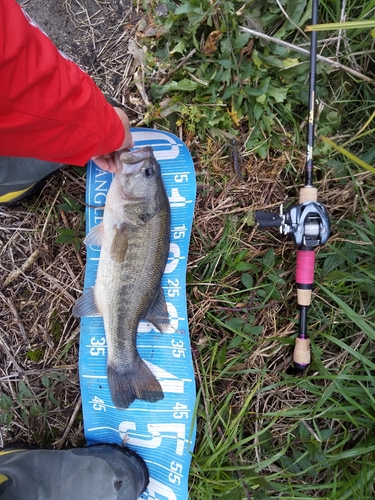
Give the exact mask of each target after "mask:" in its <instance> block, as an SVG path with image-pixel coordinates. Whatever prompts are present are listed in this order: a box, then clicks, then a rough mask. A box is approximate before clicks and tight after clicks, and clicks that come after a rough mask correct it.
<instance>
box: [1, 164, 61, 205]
mask: <svg viewBox="0 0 375 500" xmlns="http://www.w3.org/2000/svg"><path fill="white" fill-rule="evenodd" d="M62 166H63V164H61V163H53V162H48V161H42V160H35V159H34V158H13V157H9V156H0V205H2V206H8V207H11V206H14V205H17V204H18V203H20V202H21V201H22V200H24V199H25V198H27V197H29V196H32V195H33V194H37V193H38V192H40V190H41V189H42V187H43V185H44V181H45V180H46V179H47V177H48V176H49V175H51V174H52V173H53V172H56V170H58V169H59V168H61V167H62Z"/></svg>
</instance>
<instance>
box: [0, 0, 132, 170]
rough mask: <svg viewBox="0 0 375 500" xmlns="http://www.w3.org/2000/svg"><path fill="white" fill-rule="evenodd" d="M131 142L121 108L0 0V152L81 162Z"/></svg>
mask: <svg viewBox="0 0 375 500" xmlns="http://www.w3.org/2000/svg"><path fill="white" fill-rule="evenodd" d="M124 116H125V118H126V119H125V118H124ZM126 122H127V128H126ZM126 132H128V133H126ZM131 146H132V137H131V134H130V131H129V122H128V121H127V117H126V115H125V113H123V112H122V111H121V110H118V109H114V108H113V107H112V106H111V105H110V104H109V103H107V101H106V100H105V98H104V96H103V94H102V92H101V91H100V90H99V88H98V87H97V86H96V84H95V83H94V81H93V80H92V79H91V78H90V77H89V76H88V75H87V74H86V73H84V71H82V70H81V69H80V68H79V67H78V66H77V65H76V64H74V63H73V62H72V61H70V60H68V59H67V58H66V57H65V56H64V55H63V54H61V53H60V52H59V51H58V50H57V48H56V47H55V45H54V44H53V43H52V41H51V40H50V39H49V38H48V37H47V36H46V35H45V34H44V33H43V32H42V31H40V30H39V28H38V27H36V26H35V25H33V23H32V21H31V20H30V19H28V18H27V16H26V14H25V13H24V11H23V10H22V9H21V8H20V7H19V5H18V4H17V3H16V2H15V0H1V1H0V156H18V157H33V158H38V159H40V160H47V161H55V162H59V163H71V164H74V165H84V164H85V163H86V162H87V161H88V160H89V159H90V158H91V157H101V156H102V155H106V156H108V153H110V152H112V151H115V150H117V149H120V148H126V147H131Z"/></svg>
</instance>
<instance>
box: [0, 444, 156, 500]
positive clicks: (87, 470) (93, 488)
mask: <svg viewBox="0 0 375 500" xmlns="http://www.w3.org/2000/svg"><path fill="white" fill-rule="evenodd" d="M148 481H149V477H148V470H147V467H146V464H145V463H144V461H143V460H142V458H141V457H140V456H138V455H137V454H136V453H135V452H133V451H131V450H129V449H127V448H121V447H119V446H116V445H107V444H103V445H94V446H88V447H87V448H74V449H71V450H40V449H25V448H9V449H3V450H2V451H0V499H1V500H66V499H68V498H69V499H71V500H137V499H138V498H139V496H140V495H141V494H142V493H143V492H144V491H145V489H146V487H147V485H148Z"/></svg>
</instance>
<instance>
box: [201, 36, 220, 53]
mask: <svg viewBox="0 0 375 500" xmlns="http://www.w3.org/2000/svg"><path fill="white" fill-rule="evenodd" d="M222 35H223V33H222V32H221V31H220V30H217V31H211V33H210V34H209V35H208V38H207V41H206V43H205V44H204V47H203V50H202V54H204V55H205V56H209V55H211V54H213V53H214V52H215V50H217V46H216V42H217V41H218V40H219V38H221V37H222Z"/></svg>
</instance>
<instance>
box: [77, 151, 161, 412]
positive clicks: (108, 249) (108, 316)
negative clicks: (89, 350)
mask: <svg viewBox="0 0 375 500" xmlns="http://www.w3.org/2000/svg"><path fill="white" fill-rule="evenodd" d="M115 161H116V167H117V171H116V173H115V176H114V178H113V180H112V183H111V186H110V188H109V190H108V195H107V200H106V204H105V209H104V215H103V222H102V223H101V224H99V225H98V226H95V227H94V228H93V229H92V230H91V231H90V233H89V234H88V235H87V237H86V239H85V244H86V245H101V252H100V259H99V266H98V273H97V278H96V283H95V286H94V288H93V289H91V290H90V291H89V292H88V293H85V294H84V295H83V296H82V297H80V298H79V299H78V301H77V302H76V304H75V305H74V307H73V314H74V315H75V316H76V317H80V316H92V315H100V316H103V322H104V330H105V334H106V340H107V348H108V361H107V374H108V384H109V388H110V391H111V397H112V400H113V403H114V404H115V406H116V407H117V408H127V407H128V406H129V405H130V404H131V403H132V402H133V401H134V400H135V399H142V400H145V401H150V402H156V401H159V400H161V399H163V397H164V394H163V390H162V388H161V386H160V384H159V382H158V381H157V379H156V378H155V376H154V375H153V373H152V372H151V371H150V369H149V368H148V366H147V365H146V363H145V362H144V361H143V360H142V359H141V357H140V356H139V354H138V351H137V346H136V337H137V329H138V325H139V322H140V320H141V319H145V320H147V321H149V322H151V323H152V324H153V325H154V326H155V327H156V328H157V329H158V330H160V331H161V332H162V331H164V330H165V329H166V328H168V326H169V321H168V311H167V306H166V302H165V298H164V293H163V290H162V288H161V285H160V282H161V277H162V275H163V272H164V269H165V266H166V262H167V258H168V253H169V238H170V206H169V200H168V196H167V193H166V191H165V187H164V183H163V180H162V177H161V172H160V165H159V164H158V162H157V161H156V159H155V157H154V154H153V151H152V148H151V147H144V148H141V149H138V150H136V151H133V152H129V151H120V152H117V153H115Z"/></svg>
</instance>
